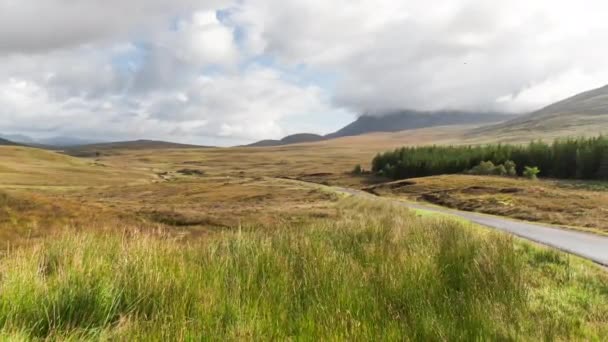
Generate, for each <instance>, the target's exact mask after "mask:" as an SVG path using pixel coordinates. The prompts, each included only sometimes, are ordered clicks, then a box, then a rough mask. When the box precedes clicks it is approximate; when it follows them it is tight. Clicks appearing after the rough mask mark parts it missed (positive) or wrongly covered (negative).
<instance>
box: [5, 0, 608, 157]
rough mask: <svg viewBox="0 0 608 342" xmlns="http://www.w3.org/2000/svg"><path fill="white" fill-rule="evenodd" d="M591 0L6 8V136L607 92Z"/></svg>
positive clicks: (268, 0)
mask: <svg viewBox="0 0 608 342" xmlns="http://www.w3.org/2000/svg"><path fill="white" fill-rule="evenodd" d="M606 13H608V2H606V1H601V0H580V1H576V2H575V1H562V0H510V1H487V0H435V1H433V2H429V1H418V0H331V1H328V0H233V1H225V0H209V1H204V0H129V1H124V0H78V1H72V0H44V1H40V0H0V133H4V134H26V135H29V136H32V137H34V138H43V137H51V136H73V137H81V138H86V139H93V140H131V139H157V140H170V141H176V142H184V143H196V144H205V145H218V146H228V145H235V144H242V143H248V142H253V141H256V140H260V139H268V138H275V139H276V138H281V137H283V136H285V135H288V134H293V133H298V132H311V133H319V134H326V133H330V132H333V131H335V130H337V129H339V128H341V127H342V126H344V125H345V124H347V123H349V122H350V121H352V120H354V119H356V117H357V116H359V115H362V114H373V115H381V113H386V112H388V111H394V110H400V109H414V110H421V111H425V110H442V109H450V110H474V111H477V110H479V111H505V112H522V113H523V112H529V111H533V110H536V109H538V108H541V107H542V106H545V105H547V104H550V103H552V102H554V101H557V100H560V99H563V98H566V97H569V96H571V95H574V94H576V93H578V92H581V91H585V90H589V89H593V88H597V87H600V86H603V85H605V84H607V83H608V63H606V56H607V55H608V44H606V42H607V41H608V20H605V14H606Z"/></svg>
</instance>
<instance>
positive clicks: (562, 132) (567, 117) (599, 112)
mask: <svg viewBox="0 0 608 342" xmlns="http://www.w3.org/2000/svg"><path fill="white" fill-rule="evenodd" d="M607 132H608V86H604V87H602V88H598V89H594V90H590V91H587V92H584V93H581V94H578V95H575V96H572V97H570V98H567V99H565V100H562V101H559V102H556V103H554V104H551V105H549V106H547V107H544V108H542V109H540V110H538V111H536V112H533V113H531V114H528V115H524V116H521V117H519V118H516V119H514V120H510V121H507V122H504V123H500V124H497V125H492V126H487V127H481V128H478V129H474V130H473V131H471V133H470V134H469V137H472V138H478V137H483V136H492V137H494V138H498V139H500V140H503V141H516V140H522V139H532V138H547V139H550V138H554V137H562V136H581V135H586V136H588V135H598V134H601V133H607Z"/></svg>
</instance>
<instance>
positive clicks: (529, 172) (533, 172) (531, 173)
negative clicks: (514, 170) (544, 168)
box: [524, 166, 540, 180]
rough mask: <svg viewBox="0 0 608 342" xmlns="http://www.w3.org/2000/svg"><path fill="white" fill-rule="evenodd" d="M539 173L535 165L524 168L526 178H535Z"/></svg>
mask: <svg viewBox="0 0 608 342" xmlns="http://www.w3.org/2000/svg"><path fill="white" fill-rule="evenodd" d="M539 173H540V170H539V168H538V167H536V166H534V167H530V166H526V167H525V168H524V177H526V178H528V179H532V180H536V179H537V178H538V174H539Z"/></svg>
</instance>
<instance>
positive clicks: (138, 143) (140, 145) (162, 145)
mask: <svg viewBox="0 0 608 342" xmlns="http://www.w3.org/2000/svg"><path fill="white" fill-rule="evenodd" d="M202 147H206V146H198V145H188V144H179V143H173V142H167V141H157V140H133V141H118V142H110V143H100V144H91V145H80V146H72V147H68V148H66V149H65V150H64V152H65V153H66V154H69V155H71V156H77V157H88V156H95V155H97V154H104V153H108V152H111V151H115V150H159V149H183V148H202Z"/></svg>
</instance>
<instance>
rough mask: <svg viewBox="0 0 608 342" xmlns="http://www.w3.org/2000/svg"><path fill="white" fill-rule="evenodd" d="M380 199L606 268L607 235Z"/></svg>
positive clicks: (351, 191) (356, 192)
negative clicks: (456, 219)
mask: <svg viewBox="0 0 608 342" xmlns="http://www.w3.org/2000/svg"><path fill="white" fill-rule="evenodd" d="M335 189H336V190H337V191H339V192H342V193H347V194H350V195H353V196H362V197H366V198H372V199H373V198H376V199H378V197H376V196H373V195H370V194H368V193H366V192H363V191H359V190H353V189H347V188H335ZM382 198H383V199H385V200H390V201H393V202H394V203H396V204H398V205H403V206H406V207H408V208H412V209H422V210H426V211H431V212H436V213H442V214H448V215H453V216H458V217H461V218H464V219H466V220H469V221H471V222H474V223H477V224H480V225H482V226H486V227H490V228H494V229H498V230H502V231H504V232H507V233H510V234H513V235H517V236H519V237H521V238H524V239H527V240H530V241H534V242H537V243H540V244H543V245H546V246H550V247H553V248H557V249H559V250H562V251H564V252H568V253H571V254H574V255H578V256H580V257H583V258H585V259H589V260H591V261H593V262H596V263H598V264H600V265H603V266H608V237H606V236H600V235H595V234H591V233H584V232H578V231H574V230H567V229H561V228H559V227H555V226H551V225H547V224H541V223H530V222H525V221H517V220H511V219H507V218H502V217H498V216H491V215H485V214H478V213H472V212H468V211H458V210H452V209H447V208H441V207H436V206H431V205H424V204H419V203H410V202H403V201H398V200H391V199H388V198H385V197H382Z"/></svg>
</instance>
